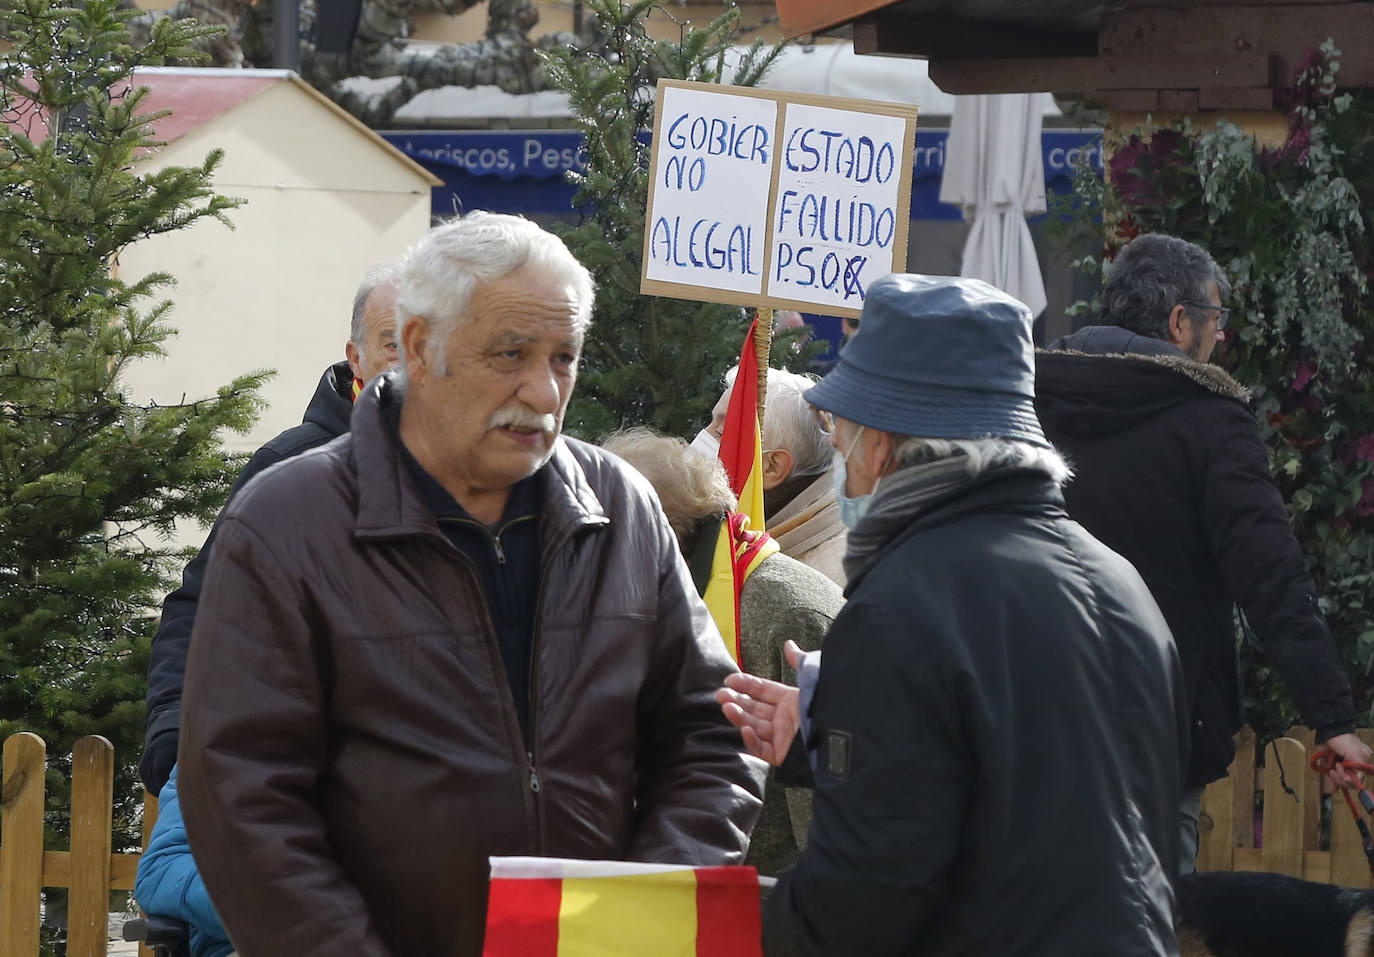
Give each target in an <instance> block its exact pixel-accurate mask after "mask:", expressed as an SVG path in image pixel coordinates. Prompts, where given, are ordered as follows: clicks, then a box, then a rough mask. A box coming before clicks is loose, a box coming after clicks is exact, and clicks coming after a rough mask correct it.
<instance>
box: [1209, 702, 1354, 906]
mask: <svg viewBox="0 0 1374 957" xmlns="http://www.w3.org/2000/svg"><path fill="white" fill-rule="evenodd" d="M1358 734H1359V736H1360V738H1361V739H1363V740H1364V742H1365V743H1366V744H1369V745H1371V746H1374V729H1368V728H1362V729H1360V730H1359V732H1358ZM1313 748H1314V742H1313V735H1312V732H1311V731H1310V730H1308V729H1307V728H1293V729H1291V730H1290V731H1289V732H1288V736H1287V737H1284V738H1279V739H1278V740H1277V741H1274V742H1272V743H1271V744H1270V745H1268V746H1266V747H1265V749H1264V755H1263V757H1262V758H1261V760H1262V762H1263V763H1262V767H1261V768H1259V769H1258V772H1257V769H1256V763H1255V735H1254V732H1253V731H1251V730H1250V729H1249V728H1244V729H1242V730H1241V732H1240V734H1238V735H1236V760H1235V762H1234V763H1233V764H1232V765H1231V770H1230V773H1229V775H1228V776H1227V777H1225V778H1223V779H1222V780H1220V781H1214V782H1213V783H1212V784H1211V785H1209V786H1208V788H1207V791H1206V792H1205V793H1204V794H1203V797H1202V816H1201V817H1200V818H1199V821H1198V824H1199V828H1198V830H1199V834H1200V837H1201V843H1200V846H1199V849H1198V862H1197V868H1198V870H1200V871H1272V872H1274V873H1278V874H1288V875H1290V876H1292V877H1302V878H1305V879H1306V880H1309V881H1317V882H1319V883H1322V884H1341V885H1344V886H1346V887H1361V888H1367V887H1370V886H1371V882H1370V876H1369V864H1368V862H1367V861H1366V860H1365V856H1364V848H1363V846H1362V845H1361V843H1360V834H1359V832H1358V831H1357V830H1356V829H1355V821H1354V819H1353V818H1352V817H1351V815H1350V810H1349V808H1347V807H1346V804H1345V801H1344V800H1343V799H1342V798H1341V797H1340V796H1339V795H1336V796H1333V798H1332V800H1331V802H1330V818H1329V820H1330V849H1329V850H1321V849H1320V836H1321V831H1322V830H1323V826H1322V825H1323V820H1322V803H1323V802H1322V798H1323V793H1322V781H1323V780H1324V778H1323V777H1322V776H1321V775H1318V774H1315V773H1314V772H1312V771H1311V770H1309V769H1308V766H1307V762H1308V760H1309V759H1310V757H1311V755H1312V751H1313ZM1257 791H1258V792H1261V793H1262V794H1263V813H1262V814H1261V815H1259V816H1258V817H1257V815H1256V810H1255V809H1256V792H1257ZM1256 830H1259V831H1260V842H1259V846H1258V847H1257V846H1256V842H1255V832H1256Z"/></svg>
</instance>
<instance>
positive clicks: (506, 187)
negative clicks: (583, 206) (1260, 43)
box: [381, 129, 1102, 220]
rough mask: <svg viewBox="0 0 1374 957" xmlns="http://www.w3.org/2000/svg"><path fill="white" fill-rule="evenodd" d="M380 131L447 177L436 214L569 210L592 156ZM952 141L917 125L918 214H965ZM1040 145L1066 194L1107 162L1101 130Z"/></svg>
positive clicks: (467, 134) (560, 147)
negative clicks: (1079, 170) (1076, 176)
mask: <svg viewBox="0 0 1374 957" xmlns="http://www.w3.org/2000/svg"><path fill="white" fill-rule="evenodd" d="M381 135H382V136H383V137H384V138H385V139H386V140H387V142H389V143H391V144H392V145H393V146H395V147H396V148H397V149H399V150H400V151H401V152H403V153H405V154H406V155H407V156H409V157H411V158H412V159H414V160H416V161H417V162H419V163H420V164H421V165H422V166H424V167H425V168H426V169H428V170H429V171H430V172H431V173H433V174H434V175H435V176H437V177H439V178H440V179H442V180H443V181H444V185H443V186H436V187H435V188H434V194H433V209H434V213H435V215H439V216H452V215H453V214H454V213H457V212H463V211H466V210H471V209H492V210H499V211H501V212H507V213H528V214H565V213H568V212H571V210H572V197H573V193H574V187H573V186H572V185H571V184H569V183H568V182H567V179H566V176H565V174H566V173H567V172H568V171H569V170H581V169H582V168H583V166H584V165H585V163H586V159H587V156H586V149H585V147H584V146H583V143H582V134H581V133H579V132H577V131H576V130H533V131H528V132H507V131H489V130H459V131H453V132H443V133H436V132H430V131H424V132H406V131H403V130H402V131H386V132H383V133H382V134H381ZM646 135H647V134H646ZM948 139H949V133H948V131H946V130H921V129H918V130H917V131H916V151H915V157H914V162H913V164H912V171H911V185H912V188H911V218H912V219H923V220H932V219H937V220H938V219H944V220H953V219H959V218H960V213H959V209H958V207H956V206H950V205H948V204H945V203H941V202H940V179H941V177H942V176H943V175H944V169H945V147H946V144H947V141H948ZM1041 145H1042V150H1041V152H1042V154H1043V156H1044V162H1045V189H1046V191H1047V192H1050V193H1067V192H1068V191H1069V190H1070V189H1071V188H1072V185H1071V183H1072V176H1073V166H1074V164H1075V163H1076V162H1077V161H1078V158H1079V157H1080V156H1086V157H1087V159H1088V161H1089V162H1091V163H1092V165H1093V167H1094V168H1096V169H1098V170H1100V169H1101V168H1102V150H1101V147H1102V143H1101V137H1100V135H1099V134H1097V133H1094V132H1090V131H1082V130H1046V131H1045V132H1044V133H1043V134H1042V135H1041Z"/></svg>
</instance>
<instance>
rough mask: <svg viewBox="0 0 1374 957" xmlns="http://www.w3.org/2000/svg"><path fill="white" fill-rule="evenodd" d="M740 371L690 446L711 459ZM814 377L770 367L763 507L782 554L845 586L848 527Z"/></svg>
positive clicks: (730, 379) (729, 377) (728, 379)
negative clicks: (812, 394) (814, 400)
mask: <svg viewBox="0 0 1374 957" xmlns="http://www.w3.org/2000/svg"><path fill="white" fill-rule="evenodd" d="M738 371H739V370H738V369H737V368H736V369H731V370H730V371H729V372H728V373H726V376H725V380H726V383H727V387H726V389H725V392H724V393H723V394H722V395H721V397H720V400H719V401H718V402H717V403H716V406H715V408H714V409H713V410H712V412H711V424H710V425H708V426H707V427H706V428H704V429H702V430H701V432H700V433H699V434H698V435H697V437H696V439H694V440H693V442H692V448H693V449H695V450H697V451H699V452H702V453H704V454H705V455H707V456H709V457H710V458H717V457H718V455H719V451H720V436H721V431H722V430H723V429H724V428H725V410H726V407H727V406H729V404H730V391H731V389H732V388H733V387H734V382H735V375H736V374H737V372H738ZM815 384H816V380H815V379H813V378H810V377H808V376H804V375H801V374H799V373H796V372H788V371H787V370H786V369H769V370H768V389H767V398H766V399H765V402H764V409H763V434H762V435H761V436H760V441H761V443H762V445H763V512H764V523H765V525H766V527H767V529H768V534H769V535H771V536H773V540H774V541H776V542H777V543H778V547H779V548H781V549H782V551H783V554H784V555H790V556H791V557H793V558H795V559H796V560H797V561H799V562H802V563H804V564H806V565H810V566H811V567H812V568H814V569H816V571H818V572H820V573H821V574H823V575H825V576H826V577H827V578H829V579H830V580H831V581H833V582H835V584H837V585H839V586H840V587H841V588H843V587H844V568H843V560H844V547H845V529H844V525H843V524H842V523H841V522H840V514H839V508H838V507H837V506H836V504H835V488H834V484H833V481H832V479H831V476H830V443H829V441H828V440H827V438H826V436H825V434H824V433H823V432H821V430H820V428H819V427H818V426H817V424H816V416H815V414H814V413H813V412H812V410H811V407H810V406H809V405H807V402H806V399H805V398H804V397H803V396H804V395H805V393H806V390H807V389H809V388H811V387H812V386H813V385H815Z"/></svg>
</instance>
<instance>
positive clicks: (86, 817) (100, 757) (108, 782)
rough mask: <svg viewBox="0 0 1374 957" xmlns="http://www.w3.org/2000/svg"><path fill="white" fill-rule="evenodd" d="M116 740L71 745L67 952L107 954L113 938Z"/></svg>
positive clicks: (77, 956) (78, 956)
mask: <svg viewBox="0 0 1374 957" xmlns="http://www.w3.org/2000/svg"><path fill="white" fill-rule="evenodd" d="M113 804H114V745H112V744H110V742H109V741H108V740H106V739H105V738H102V737H99V736H98V735H87V736H86V737H84V738H82V739H81V740H79V741H77V742H76V745H75V747H73V748H72V844H71V862H72V863H71V897H70V898H69V902H68V904H67V954H68V957H105V953H106V947H107V945H108V943H109V913H110V850H111V848H110V844H111V834H110V832H111V828H112V826H113V824H114V821H113V809H112V806H113Z"/></svg>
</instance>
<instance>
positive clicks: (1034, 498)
mask: <svg viewBox="0 0 1374 957" xmlns="http://www.w3.org/2000/svg"><path fill="white" fill-rule="evenodd" d="M990 512H1001V513H1019V514H1025V515H1038V516H1041V517H1044V518H1067V517H1068V514H1067V513H1066V512H1065V511H1064V495H1063V493H1062V492H1061V491H1060V490H1059V486H1058V485H1057V484H1056V483H1055V481H1054V480H1053V479H1051V478H1050V477H1049V476H1048V475H1046V474H1045V473H1044V472H1040V471H1036V470H1033V469H1017V470H1015V471H1012V472H999V473H995V474H993V475H991V476H980V477H978V478H975V479H973V480H972V481H971V482H970V483H969V484H968V486H967V487H966V488H965V489H964V490H962V491H960V492H957V493H956V494H954V495H952V496H950V497H949V498H947V499H945V500H944V501H943V502H941V503H940V504H938V505H936V506H935V507H933V508H931V509H930V510H929V511H925V512H921V513H920V514H919V515H916V516H915V517H914V518H913V519H912V521H911V524H910V525H908V526H907V527H906V528H905V529H903V530H902V531H900V532H898V533H897V534H896V535H894V536H892V538H890V539H889V540H888V542H887V544H885V545H883V546H882V547H880V548H879V549H878V550H877V551H876V552H875V553H874V555H873V557H872V558H871V559H870V560H869V561H868V562H867V563H866V564H864V565H863V566H862V567H861V568H858V569H855V570H854V572H853V573H852V574H851V575H850V576H849V580H848V582H847V583H846V584H845V589H844V593H845V596H846V597H848V596H850V595H852V594H853V592H854V589H855V588H857V587H858V585H859V582H861V581H862V580H863V579H864V578H865V577H866V576H867V575H868V573H869V572H871V571H872V570H873V569H874V568H876V567H877V566H879V565H881V564H882V563H883V561H884V560H886V559H887V557H888V556H889V555H890V554H891V553H892V552H893V551H894V550H896V549H898V548H900V547H901V546H902V545H903V544H904V543H905V542H906V541H907V540H908V539H910V538H912V537H913V536H915V535H919V534H920V533H921V532H924V531H929V530H930V529H932V528H938V527H939V526H941V525H948V524H949V523H951V522H957V521H960V520H961V519H964V518H967V517H969V516H972V515H978V514H983V513H990Z"/></svg>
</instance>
